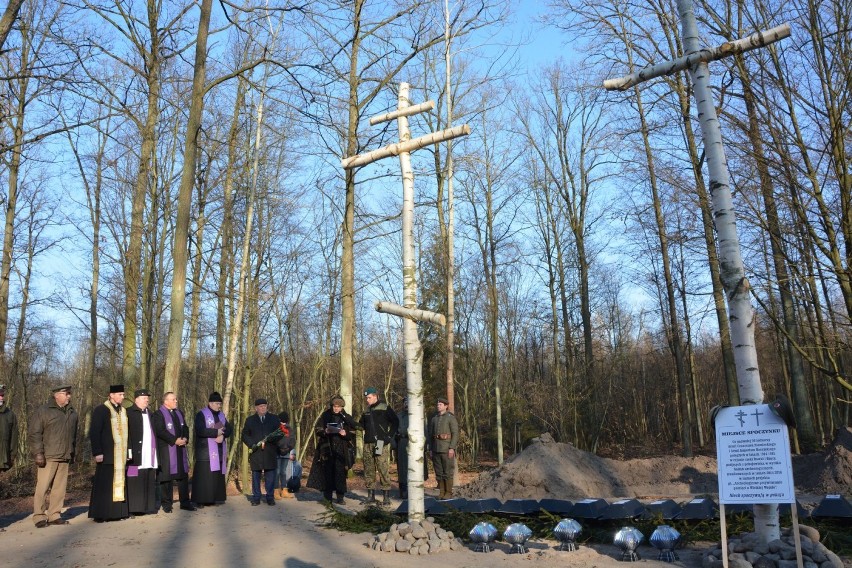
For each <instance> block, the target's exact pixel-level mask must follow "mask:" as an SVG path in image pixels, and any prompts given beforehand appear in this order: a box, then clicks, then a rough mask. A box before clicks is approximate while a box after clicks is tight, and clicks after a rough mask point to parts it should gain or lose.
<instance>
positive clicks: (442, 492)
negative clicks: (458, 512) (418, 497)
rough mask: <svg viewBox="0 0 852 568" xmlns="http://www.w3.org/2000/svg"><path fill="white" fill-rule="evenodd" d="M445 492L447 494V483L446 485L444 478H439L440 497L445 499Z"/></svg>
mask: <svg viewBox="0 0 852 568" xmlns="http://www.w3.org/2000/svg"><path fill="white" fill-rule="evenodd" d="M445 494H446V485H445V483H444V480H443V479H439V480H438V499H439V500H443V499H444V498H445V497H444V495H445Z"/></svg>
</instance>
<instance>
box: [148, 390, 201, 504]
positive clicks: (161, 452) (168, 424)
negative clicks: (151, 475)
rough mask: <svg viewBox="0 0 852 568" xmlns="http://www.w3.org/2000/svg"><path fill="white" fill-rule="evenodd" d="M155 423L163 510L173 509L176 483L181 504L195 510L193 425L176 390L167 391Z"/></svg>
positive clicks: (154, 417) (156, 413) (154, 416)
mask: <svg viewBox="0 0 852 568" xmlns="http://www.w3.org/2000/svg"><path fill="white" fill-rule="evenodd" d="M151 423H152V424H153V425H154V434H155V435H156V436H157V462H158V463H159V464H160V470H159V473H158V474H157V481H158V482H159V484H160V504H161V506H162V507H163V511H164V512H166V513H171V512H172V506H173V504H174V486H175V484H177V487H178V496H179V497H180V508H181V509H183V510H185V511H195V505H193V504H192V502H191V501H190V499H189V454H188V453H187V451H188V448H187V444H188V443H189V425H188V424H187V423H186V419H185V418H184V416H183V412H181V411H180V409H178V399H177V395H176V394H175V393H173V392H167V393H166V394H165V395H163V404H162V405H161V406H160V408H159V409H158V410H157V411H155V412H153V413H152V414H151Z"/></svg>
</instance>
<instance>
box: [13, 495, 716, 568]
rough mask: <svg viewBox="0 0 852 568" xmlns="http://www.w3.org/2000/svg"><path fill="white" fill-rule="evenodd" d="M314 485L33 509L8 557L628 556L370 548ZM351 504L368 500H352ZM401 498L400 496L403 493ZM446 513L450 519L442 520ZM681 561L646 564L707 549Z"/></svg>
mask: <svg viewBox="0 0 852 568" xmlns="http://www.w3.org/2000/svg"><path fill="white" fill-rule="evenodd" d="M318 497H319V496H318V495H317V494H316V493H314V492H300V495H299V497H298V499H287V500H284V501H283V502H282V501H279V502H278V503H276V505H275V506H274V507H270V506H267V505H265V504H263V505H260V506H258V507H252V506H251V505H250V504H249V502H248V501H247V500H246V499H244V498H242V497H239V496H235V497H229V498H228V501H227V503H225V504H224V505H220V506H218V507H205V508H204V509H201V510H199V511H197V512H189V511H181V510H179V509H175V512H174V513H172V514H166V513H163V512H162V511H161V512H160V513H158V514H157V515H146V516H143V517H136V518H135V519H128V520H125V521H116V522H110V523H103V524H97V523H95V522H93V521H91V520H90V519H88V518H86V507H84V506H76V507H71V508H70V509H69V510H68V511H67V512H66V516H68V517H69V518H70V521H71V522H70V524H69V525H65V526H50V527H47V528H44V529H36V528H35V527H34V526H33V523H32V519H31V518H29V517H27V518H24V519H21V520H19V521H17V522H14V523H12V524H11V525H9V526H7V527H6V532H3V533H0V565H2V566H8V567H15V568H17V567H21V568H23V567H28V568H41V567H57V566H62V567H78V566H133V567H142V566H164V565H169V566H174V567H176V568H177V567H184V566H186V567H191V566H194V565H197V564H198V563H203V565H204V566H205V568H213V567H217V566H264V567H266V568H273V567H275V566H282V567H285V568H295V567H326V566H346V567H347V568H360V567H383V568H384V567H387V568H398V567H400V566H405V567H406V568H421V567H422V568H425V567H430V568H431V567H434V566H435V563H436V562H439V563H444V564H446V565H449V566H459V567H461V566H471V567H472V566H488V567H490V568H500V567H510V566H511V567H517V566H519V565H520V566H535V567H542V568H545V567H555V566H565V565H566V563H569V562H570V564H571V565H572V566H575V567H578V568H615V567H616V566H618V565H621V562H620V561H619V560H618V556H619V554H620V553H619V552H618V551H617V550H616V548H615V547H612V546H595V547H594V548H589V547H586V546H581V547H580V549H579V550H577V551H574V552H560V551H557V550H556V544H557V543H556V542H555V541H536V542H531V543H530V545H529V549H530V552H529V553H528V554H526V555H518V554H509V553H508V549H509V548H508V545H506V544H504V543H499V542H498V543H496V545H495V550H494V551H492V552H490V553H477V552H473V551H472V550H469V549H466V550H463V551H456V552H444V553H440V554H436V555H432V556H428V557H427V556H423V557H418V556H411V555H408V554H401V553H382V552H376V551H374V550H372V549H371V548H369V547H368V544H367V543H369V542H371V540H372V535H370V534H368V533H364V534H351V533H342V532H339V531H336V530H329V529H326V528H322V527H319V526H317V524H316V523H317V519H318V517H319V515H320V514H321V513H322V512H323V511H324V509H323V507H322V505H321V504H320V503H319V500H318ZM362 497H363V496H362ZM349 501H350V502H351V503H350V505H349V507H350V508H360V507H361V505H360V503H359V502H356V501H355V500H354V499H350V500H349ZM394 504H395V505H396V504H398V501H395V503H394ZM439 522H440V520H439ZM640 554H641V555H642V556H643V557H646V558H649V559H651V558H656V551H655V550H654V549H652V548H650V547H647V546H642V547H641V548H640ZM679 555H680V558H681V560H680V562H676V563H674V564H668V563H664V562H658V561H656V560H642V561H641V562H639V564H640V565H641V566H645V567H646V568H650V567H662V566H668V567H671V566H683V567H698V566H700V565H701V551H700V549H699V548H690V549H687V550H682V551H679Z"/></svg>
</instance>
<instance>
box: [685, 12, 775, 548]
mask: <svg viewBox="0 0 852 568" xmlns="http://www.w3.org/2000/svg"><path fill="white" fill-rule="evenodd" d="M677 10H678V15H679V17H680V22H681V26H682V28H683V48H684V54H685V55H691V54H693V53H696V52H698V51H699V50H700V49H701V45H700V40H699V36H698V27H697V25H696V23H695V14H694V13H693V9H692V0H677ZM689 73H690V76H691V77H692V83H693V86H694V90H695V101H696V104H697V111H698V117H699V120H700V122H701V133H702V137H703V139H704V151H705V155H706V156H707V170H708V173H709V176H710V195H711V199H712V203H713V212H714V219H715V223H716V234H717V235H718V241H719V258H720V262H721V266H722V272H721V277H722V284H723V285H724V287H725V292H726V293H727V295H728V306H729V310H730V315H729V319H730V323H731V342H732V343H733V345H734V361H735V362H736V366H737V380H738V383H739V393H740V400H741V402H742V403H743V404H760V403H762V402H763V389H762V388H761V385H760V372H759V369H758V364H757V348H756V347H755V344H754V313H753V311H752V307H751V296H750V289H751V286H750V285H749V282H748V279H747V278H746V275H745V267H744V265H743V260H742V255H741V253H740V242H739V237H738V235H737V224H736V215H735V213H734V205H733V198H732V196H731V188H730V182H729V178H728V166H727V161H726V159H725V149H724V147H723V145H722V133H721V130H720V128H719V119H718V117H717V116H716V107H715V104H714V103H713V98H712V96H713V95H712V91H711V90H710V81H709V68H708V66H707V64H706V63H698V64H697V65H695V66H694V67H692V68H690V70H689ZM754 528H755V532H756V533H757V536H758V538H759V539H760V541H761V542H762V543H764V544H766V543H769V542H771V541H773V540H776V539H778V538H780V535H781V532H780V526H779V523H778V505H776V504H768V505H755V506H754Z"/></svg>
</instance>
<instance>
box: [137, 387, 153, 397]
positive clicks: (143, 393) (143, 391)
mask: <svg viewBox="0 0 852 568" xmlns="http://www.w3.org/2000/svg"><path fill="white" fill-rule="evenodd" d="M140 396H151V393H150V392H149V391H148V389H138V390H137V391H136V392H134V393H133V398H137V397H140Z"/></svg>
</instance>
